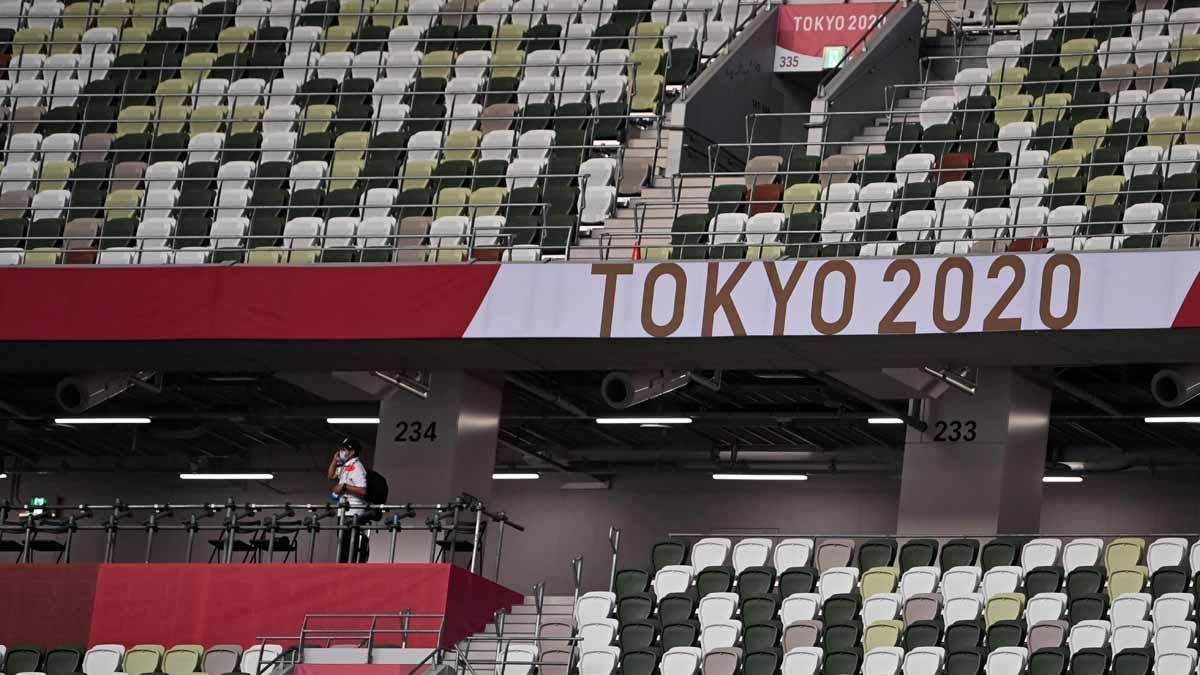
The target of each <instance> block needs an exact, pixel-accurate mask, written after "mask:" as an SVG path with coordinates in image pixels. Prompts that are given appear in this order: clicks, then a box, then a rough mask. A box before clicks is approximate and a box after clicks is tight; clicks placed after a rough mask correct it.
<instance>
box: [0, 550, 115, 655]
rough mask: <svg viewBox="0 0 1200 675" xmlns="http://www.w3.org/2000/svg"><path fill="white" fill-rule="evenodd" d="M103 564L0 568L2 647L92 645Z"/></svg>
mask: <svg viewBox="0 0 1200 675" xmlns="http://www.w3.org/2000/svg"><path fill="white" fill-rule="evenodd" d="M99 568H100V566H99V565H83V564H72V565H12V564H8V565H0V580H2V582H0V583H3V584H4V590H3V591H2V592H0V595H2V596H3V598H4V601H3V602H0V644H7V645H9V647H10V648H11V647H12V645H38V646H41V647H46V648H48V649H50V648H54V647H57V646H58V645H82V644H87V642H88V631H89V629H90V628H91V619H92V600H93V597H94V596H95V594H96V573H97V572H98V571H99Z"/></svg>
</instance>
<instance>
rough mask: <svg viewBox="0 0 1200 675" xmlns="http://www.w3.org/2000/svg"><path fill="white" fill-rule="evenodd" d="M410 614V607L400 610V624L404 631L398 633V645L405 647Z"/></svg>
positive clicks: (406, 645)
mask: <svg viewBox="0 0 1200 675" xmlns="http://www.w3.org/2000/svg"><path fill="white" fill-rule="evenodd" d="M410 614H412V609H406V610H404V611H403V612H400V616H401V625H402V626H403V628H404V632H403V633H401V634H400V646H401V647H404V648H406V649H407V648H408V625H409V621H410V617H409V615H410Z"/></svg>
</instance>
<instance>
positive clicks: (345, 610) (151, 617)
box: [0, 564, 521, 647]
mask: <svg viewBox="0 0 1200 675" xmlns="http://www.w3.org/2000/svg"><path fill="white" fill-rule="evenodd" d="M0 583H3V584H4V588H5V602H3V603H0V635H4V636H5V638H6V640H7V642H8V643H9V644H14V643H16V644H21V643H32V644H41V645H44V646H54V645H56V644H83V643H86V644H88V645H92V644H100V643H106V642H114V643H121V644H126V645H131V644H137V643H152V644H165V645H172V644H180V643H198V644H202V645H213V644H219V643H237V644H242V645H249V644H252V643H254V642H255V641H256V640H257V638H258V637H260V636H267V635H271V636H289V635H297V634H298V633H299V630H300V626H301V624H302V623H303V621H304V617H305V615H306V614H320V613H325V614H399V613H400V612H402V611H404V610H406V609H408V610H411V611H412V613H414V614H445V625H444V630H443V636H442V644H443V645H446V646H448V645H452V644H454V643H455V642H457V641H458V640H460V639H462V638H464V637H466V636H468V635H470V634H472V633H475V632H477V631H479V630H482V629H483V627H484V626H485V625H486V624H487V623H488V621H490V620H491V618H492V615H493V613H494V612H495V611H496V610H498V609H501V608H509V607H511V606H512V605H514V604H517V603H520V602H521V596H520V594H518V593H515V592H513V591H511V590H509V589H507V588H505V587H503V586H500V585H498V584H495V583H493V582H491V581H489V580H487V579H484V578H483V577H480V576H477V575H474V574H471V573H470V572H467V571H466V570H463V569H461V568H458V567H454V566H451V565H415V564H414V565H301V564H296V565H288V564H279V565H204V564H179V565H172V564H152V565H140V564H124V565H74V564H73V565H0ZM437 623H438V622H437V621H436V620H427V621H426V622H425V623H423V624H422V623H419V622H418V621H417V620H415V619H414V620H413V621H412V625H411V627H412V628H436V624H437ZM322 627H326V628H328V627H332V626H331V625H330V624H329V623H328V622H326V623H323V624H322ZM346 627H351V626H349V625H348V626H346ZM355 627H361V625H358V626H355ZM378 641H380V642H399V641H400V638H399V636H395V638H394V640H393V639H391V638H388V637H381V638H378ZM435 641H436V637H435V636H434V635H432V634H429V635H424V636H412V637H411V638H410V640H409V644H410V646H413V647H432V646H434V643H435ZM272 642H286V641H281V640H272Z"/></svg>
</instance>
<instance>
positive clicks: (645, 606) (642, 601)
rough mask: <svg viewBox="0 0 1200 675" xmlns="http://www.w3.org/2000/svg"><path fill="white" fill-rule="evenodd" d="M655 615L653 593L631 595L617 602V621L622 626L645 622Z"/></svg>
mask: <svg viewBox="0 0 1200 675" xmlns="http://www.w3.org/2000/svg"><path fill="white" fill-rule="evenodd" d="M652 614H654V594H653V593H630V594H629V595H626V596H625V597H623V598H621V599H620V600H617V621H619V622H620V623H622V624H625V623H629V622H631V621H645V620H646V619H649V618H650V616H651V615H652Z"/></svg>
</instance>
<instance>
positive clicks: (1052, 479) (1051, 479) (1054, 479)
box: [1042, 476, 1083, 483]
mask: <svg viewBox="0 0 1200 675" xmlns="http://www.w3.org/2000/svg"><path fill="white" fill-rule="evenodd" d="M1042 482H1043V483H1082V482H1083V476H1042Z"/></svg>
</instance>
